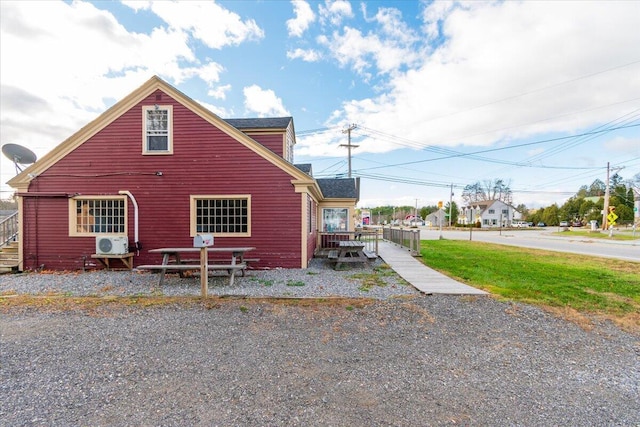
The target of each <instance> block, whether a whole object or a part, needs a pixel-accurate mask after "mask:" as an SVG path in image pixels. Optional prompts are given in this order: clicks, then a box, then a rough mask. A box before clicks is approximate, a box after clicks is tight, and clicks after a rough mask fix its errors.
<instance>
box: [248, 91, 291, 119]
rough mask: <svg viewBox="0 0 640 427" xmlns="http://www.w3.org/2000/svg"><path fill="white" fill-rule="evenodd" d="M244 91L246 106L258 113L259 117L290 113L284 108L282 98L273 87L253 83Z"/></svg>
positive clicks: (253, 112) (287, 114) (252, 111)
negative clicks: (263, 87)
mask: <svg viewBox="0 0 640 427" xmlns="http://www.w3.org/2000/svg"><path fill="white" fill-rule="evenodd" d="M243 92H244V97H245V100H244V106H245V108H246V109H247V111H249V112H250V113H251V114H257V115H258V116H259V117H267V116H289V115H290V113H289V112H288V111H287V110H286V109H285V108H284V106H283V104H282V99H280V98H278V97H277V96H276V94H275V92H274V91H273V90H271V89H262V88H261V87H260V86H258V85H252V86H248V87H245V88H244V90H243Z"/></svg>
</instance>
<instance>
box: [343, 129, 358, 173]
mask: <svg viewBox="0 0 640 427" xmlns="http://www.w3.org/2000/svg"><path fill="white" fill-rule="evenodd" d="M357 127H358V126H357V125H356V124H352V125H351V126H349V127H348V128H347V129H345V130H343V131H342V133H346V134H348V135H349V139H348V141H349V142H348V143H347V144H340V147H347V155H348V156H349V178H351V149H352V148H357V147H359V146H358V145H352V144H351V131H352V130H354V129H355V128H357Z"/></svg>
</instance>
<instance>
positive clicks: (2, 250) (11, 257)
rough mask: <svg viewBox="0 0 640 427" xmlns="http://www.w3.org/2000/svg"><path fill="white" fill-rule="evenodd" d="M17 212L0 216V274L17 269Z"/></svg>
mask: <svg viewBox="0 0 640 427" xmlns="http://www.w3.org/2000/svg"><path fill="white" fill-rule="evenodd" d="M18 265H19V262H18V212H12V213H10V214H9V215H8V216H6V217H4V216H0V273H10V272H12V271H16V270H17V269H18Z"/></svg>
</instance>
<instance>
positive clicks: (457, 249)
mask: <svg viewBox="0 0 640 427" xmlns="http://www.w3.org/2000/svg"><path fill="white" fill-rule="evenodd" d="M421 255H422V259H423V262H424V263H425V264H426V265H428V266H429V267H431V268H433V269H435V270H438V271H441V272H443V273H444V274H446V275H448V276H450V277H453V278H455V279H458V280H460V281H461V282H464V283H467V284H469V285H471V286H474V287H476V288H480V289H484V290H486V291H488V292H490V293H491V294H493V295H498V296H500V297H503V298H506V299H509V300H513V301H521V302H526V303H531V304H537V305H541V306H547V307H555V308H571V309H573V310H576V311H578V312H580V313H586V314H597V315H601V316H606V317H607V318H610V319H616V320H617V321H618V322H621V323H624V324H627V325H628V326H632V327H633V326H635V327H638V328H640V314H639V313H640V263H634V262H629V261H618V260H610V259H604V258H596V257H588V256H584V255H574V254H567V253H560V252H551V251H542V250H535V249H526V248H515V247H511V246H502V245H495V244H489V243H483V242H472V241H459V240H425V241H422V242H421Z"/></svg>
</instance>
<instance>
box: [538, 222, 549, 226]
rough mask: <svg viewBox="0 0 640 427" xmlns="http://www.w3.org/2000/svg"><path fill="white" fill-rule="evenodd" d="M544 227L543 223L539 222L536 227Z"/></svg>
mask: <svg viewBox="0 0 640 427" xmlns="http://www.w3.org/2000/svg"><path fill="white" fill-rule="evenodd" d="M546 226H547V224H545V223H544V222H539V223H538V227H546Z"/></svg>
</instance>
